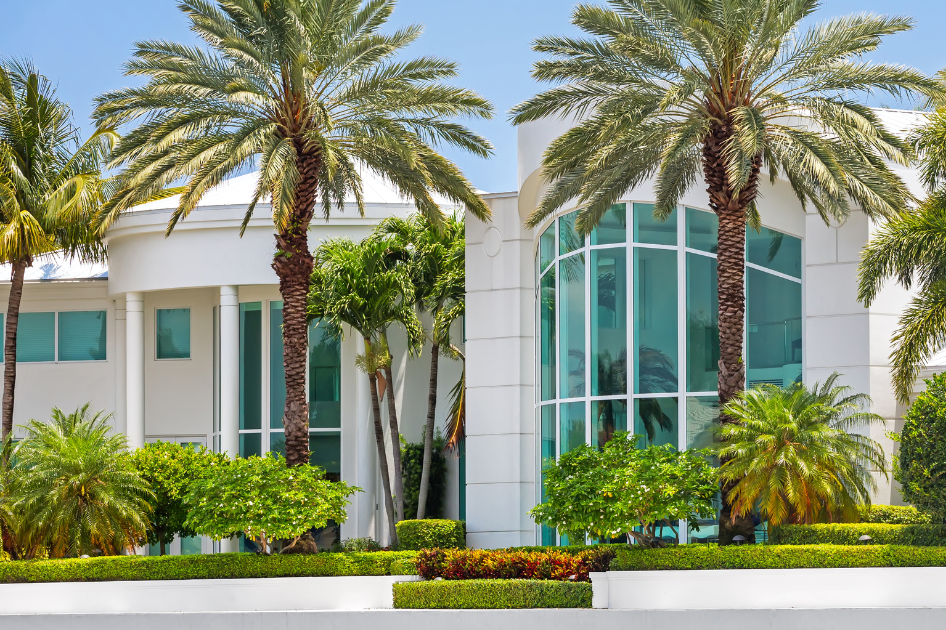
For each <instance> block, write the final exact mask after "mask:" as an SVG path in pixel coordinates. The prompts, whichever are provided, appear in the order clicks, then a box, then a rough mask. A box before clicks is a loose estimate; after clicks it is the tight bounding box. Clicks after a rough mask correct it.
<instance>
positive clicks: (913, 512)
mask: <svg viewBox="0 0 946 630" xmlns="http://www.w3.org/2000/svg"><path fill="white" fill-rule="evenodd" d="M860 514H861V523H887V524H889V525H927V524H930V523H932V522H933V516H932V515H931V514H928V513H926V512H921V511H919V510H918V509H916V508H915V507H913V506H912V505H871V506H870V507H867V506H864V505H862V506H861V508H860Z"/></svg>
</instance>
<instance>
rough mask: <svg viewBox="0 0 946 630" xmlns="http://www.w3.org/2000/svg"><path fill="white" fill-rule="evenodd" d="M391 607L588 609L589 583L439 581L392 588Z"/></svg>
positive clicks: (589, 603)
mask: <svg viewBox="0 0 946 630" xmlns="http://www.w3.org/2000/svg"><path fill="white" fill-rule="evenodd" d="M394 607H395V608H447V609H462V608H591V584H588V583H585V582H554V581H548V580H439V581H435V582H404V583H401V584H395V585H394Z"/></svg>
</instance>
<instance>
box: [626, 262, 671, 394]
mask: <svg viewBox="0 0 946 630" xmlns="http://www.w3.org/2000/svg"><path fill="white" fill-rule="evenodd" d="M677 319H678V316H677V252H676V251H674V250H667V249H650V248H635V249H634V343H635V345H636V348H635V352H634V381H635V388H634V391H635V393H638V394H654V393H662V392H675V391H677V332H678V331H677Z"/></svg>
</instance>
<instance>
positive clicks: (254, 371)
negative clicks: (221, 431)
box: [240, 302, 282, 453]
mask: <svg viewBox="0 0 946 630" xmlns="http://www.w3.org/2000/svg"><path fill="white" fill-rule="evenodd" d="M262 335H263V305H262V303H261V302H249V303H243V304H240V428H241V429H259V428H260V427H261V422H262V416H263V339H262ZM280 417H282V415H281V414H280ZM240 452H241V453H242V449H241V450H240Z"/></svg>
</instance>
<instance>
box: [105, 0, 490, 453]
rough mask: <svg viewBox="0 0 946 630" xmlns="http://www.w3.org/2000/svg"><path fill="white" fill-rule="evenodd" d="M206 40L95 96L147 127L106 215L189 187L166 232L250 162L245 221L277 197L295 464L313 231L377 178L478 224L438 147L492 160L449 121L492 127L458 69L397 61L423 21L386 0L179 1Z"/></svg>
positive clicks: (111, 121) (468, 196)
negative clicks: (449, 206)
mask: <svg viewBox="0 0 946 630" xmlns="http://www.w3.org/2000/svg"><path fill="white" fill-rule="evenodd" d="M179 6H180V7H181V10H182V11H183V12H184V14H185V15H186V17H187V19H188V20H189V21H190V26H191V30H193V31H194V32H195V33H196V34H197V36H198V37H200V38H201V39H202V40H203V43H204V46H202V47H191V46H184V45H181V44H177V43H173V42H166V41H146V42H140V43H138V44H137V50H136V51H135V53H134V58H133V59H132V60H131V61H129V62H128V64H127V65H126V73H127V74H128V75H130V76H134V77H143V78H144V79H145V80H146V83H145V85H143V86H142V87H134V88H126V89H122V90H117V91H113V92H109V93H106V94H104V95H102V96H101V97H99V99H98V107H97V108H96V111H95V117H96V118H97V120H98V121H99V122H100V123H101V124H104V125H119V124H128V123H132V122H135V121H138V122H140V123H141V124H140V125H139V126H138V127H137V128H135V129H133V130H132V131H130V132H129V133H128V135H127V136H125V137H124V138H123V140H122V141H121V142H120V143H119V145H118V146H117V147H116V149H115V153H114V161H113V162H112V166H114V167H119V166H122V167H125V169H126V174H127V177H128V181H129V188H128V191H127V193H126V194H124V195H121V196H119V197H118V198H116V200H115V201H114V203H113V204H112V205H111V206H110V212H109V213H108V214H107V215H106V216H105V218H104V224H105V225H108V223H110V222H111V221H113V220H115V219H116V218H117V216H119V213H120V212H121V211H122V210H124V209H126V208H128V207H130V206H132V205H134V204H136V203H138V202H140V201H141V197H142V194H145V195H147V194H148V193H151V192H153V191H155V190H159V189H163V188H165V187H167V186H169V185H171V184H172V183H174V182H177V181H179V180H180V181H183V182H185V184H184V192H183V194H182V195H181V198H180V203H179V205H178V207H177V209H176V211H175V212H174V213H173V215H172V217H171V220H170V223H169V224H168V232H169V233H170V232H171V230H173V229H174V226H175V225H176V224H177V222H178V221H180V220H182V219H185V218H186V217H187V216H188V215H189V214H190V212H191V211H192V210H193V209H194V208H195V207H197V205H198V203H199V202H200V200H201V198H202V197H203V195H204V194H206V193H207V191H209V190H211V189H212V188H213V187H214V186H216V185H217V184H219V183H220V182H222V181H223V180H225V179H226V178H228V177H230V176H231V175H234V174H236V173H238V172H240V171H241V170H242V169H245V168H248V167H250V166H251V165H256V166H258V168H259V177H258V180H257V184H256V190H255V193H254V196H253V200H252V202H251V203H250V204H249V207H248V209H247V212H246V218H245V219H244V223H243V227H244V229H245V227H246V225H247V223H248V222H249V220H250V218H251V217H252V215H253V212H254V210H255V208H256V205H257V203H260V202H267V201H268V202H269V203H270V204H271V209H272V217H273V221H274V222H275V227H276V243H275V245H276V247H275V249H276V252H275V256H274V259H273V269H274V270H275V271H276V275H277V276H278V278H279V289H280V292H281V294H282V298H283V363H284V366H285V372H286V407H285V411H284V416H283V423H284V425H285V429H286V459H287V461H288V463H289V465H290V466H293V465H298V464H302V463H304V462H307V461H308V439H309V438H308V420H309V413H308V403H307V400H306V396H305V372H306V370H305V366H306V352H307V333H308V330H307V328H306V322H305V308H306V294H307V293H308V283H309V276H310V274H311V273H312V253H311V251H310V249H309V244H308V238H307V235H308V229H309V224H310V222H311V221H312V219H313V216H314V214H315V211H316V206H320V208H321V214H322V216H323V217H325V218H328V216H329V214H330V213H331V211H332V209H333V208H335V209H338V210H340V209H342V208H343V206H344V205H345V199H346V197H349V198H354V200H355V204H354V205H355V206H356V207H357V209H358V210H359V211H360V212H363V199H362V179H361V172H362V170H363V169H368V170H370V171H373V172H374V173H376V174H378V175H380V176H381V177H382V178H384V179H385V180H387V181H389V182H390V183H391V184H392V185H393V186H394V187H395V188H396V189H397V190H398V191H399V192H400V193H402V194H403V195H405V196H407V197H410V198H412V199H413V200H414V202H415V204H416V206H417V208H418V210H419V211H420V212H422V213H423V214H424V215H425V216H427V217H428V218H429V219H430V221H432V222H434V223H439V222H440V221H441V212H440V208H439V206H438V204H437V202H436V201H435V199H434V197H433V196H432V195H434V194H435V193H439V194H440V195H443V196H444V197H446V198H449V199H450V200H451V201H453V202H455V203H457V204H462V205H464V206H465V207H466V208H467V209H469V210H470V212H472V213H473V214H474V215H475V216H477V217H480V218H482V219H487V218H488V217H489V208H488V207H487V206H486V204H485V203H484V202H483V201H482V200H481V199H480V198H479V197H478V196H477V195H476V193H475V191H474V189H473V187H472V186H471V185H470V184H469V183H468V182H467V180H466V179H465V178H464V177H463V175H462V174H461V173H460V171H459V169H457V167H456V166H455V165H454V164H453V163H451V162H450V161H449V160H447V159H445V158H444V157H442V156H441V155H440V154H438V153H437V148H438V147H440V146H443V145H448V146H452V147H454V148H458V149H460V150H463V151H469V152H472V153H473V154H475V155H478V156H483V157H485V156H488V155H489V154H490V152H491V148H490V145H489V143H488V142H487V141H486V140H485V139H483V138H481V137H480V136H478V135H476V134H474V133H472V132H471V131H469V130H468V129H467V128H465V127H464V126H462V125H460V124H458V123H457V122H455V121H454V120H453V119H454V118H456V117H462V116H469V117H477V118H488V117H489V116H490V115H491V112H492V108H491V106H490V104H489V103H488V102H487V101H486V100H484V99H482V98H481V97H479V96H478V95H476V94H474V93H473V92H470V91H469V90H465V89H462V88H459V87H455V86H452V85H447V84H445V83H442V81H444V80H449V79H452V78H453V77H455V76H456V74H457V67H456V65H455V64H454V63H452V62H449V61H446V60H444V59H439V58H432V57H419V58H415V59H408V58H405V57H404V56H403V54H404V53H403V50H404V48H405V47H406V46H407V45H408V44H410V43H411V42H413V41H414V40H416V39H417V37H418V36H419V35H420V33H421V27H419V26H416V25H414V26H407V27H404V28H402V29H399V30H396V31H393V32H390V33H383V32H382V31H381V29H382V28H383V27H384V26H385V24H386V22H387V20H388V18H389V17H390V15H391V12H392V10H393V8H394V2H393V0H364V1H363V0H216V1H214V0H181V2H180V4H179Z"/></svg>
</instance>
